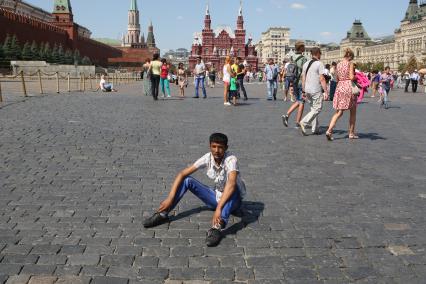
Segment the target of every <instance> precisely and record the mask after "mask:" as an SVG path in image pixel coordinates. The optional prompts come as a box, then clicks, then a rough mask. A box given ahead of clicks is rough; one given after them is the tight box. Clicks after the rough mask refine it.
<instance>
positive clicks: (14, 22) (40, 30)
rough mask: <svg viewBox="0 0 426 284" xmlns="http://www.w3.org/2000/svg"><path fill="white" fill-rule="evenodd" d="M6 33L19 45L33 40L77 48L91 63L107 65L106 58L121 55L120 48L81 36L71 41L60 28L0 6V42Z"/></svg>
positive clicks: (66, 47) (65, 47) (67, 47)
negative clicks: (14, 36)
mask: <svg viewBox="0 0 426 284" xmlns="http://www.w3.org/2000/svg"><path fill="white" fill-rule="evenodd" d="M7 34H9V35H16V36H17V38H18V40H19V42H20V44H21V45H23V44H24V43H25V42H26V41H28V42H30V43H31V42H32V41H33V40H35V41H36V42H37V43H38V44H40V43H42V42H49V43H50V44H51V46H53V45H54V44H55V43H57V44H62V46H63V47H64V49H78V50H79V51H80V54H81V56H82V57H84V56H88V57H89V58H90V59H91V60H92V62H93V63H96V64H97V65H102V66H107V65H108V58H113V57H121V56H122V51H121V50H119V49H116V48H113V47H111V46H109V45H106V44H103V43H100V42H97V41H94V40H92V39H86V38H81V37H77V39H76V40H74V41H73V40H71V39H70V38H69V35H68V33H67V31H65V30H64V29H62V28H59V27H57V26H55V25H52V24H50V23H46V22H42V21H39V20H36V19H32V18H29V17H26V16H23V15H19V14H16V13H14V12H11V11H8V10H4V9H1V8H0V43H3V42H4V39H5V38H6V35H7Z"/></svg>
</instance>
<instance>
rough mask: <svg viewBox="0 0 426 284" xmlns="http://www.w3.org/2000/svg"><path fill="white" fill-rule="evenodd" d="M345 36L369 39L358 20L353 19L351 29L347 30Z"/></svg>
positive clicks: (354, 38) (355, 38)
mask: <svg viewBox="0 0 426 284" xmlns="http://www.w3.org/2000/svg"><path fill="white" fill-rule="evenodd" d="M346 38H347V39H353V40H371V38H370V37H369V36H368V33H367V31H366V30H365V29H364V27H363V25H362V23H361V21H360V20H355V22H354V23H353V25H352V28H351V30H350V31H348V34H347V36H346Z"/></svg>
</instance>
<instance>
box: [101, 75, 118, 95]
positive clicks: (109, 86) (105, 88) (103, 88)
mask: <svg viewBox="0 0 426 284" xmlns="http://www.w3.org/2000/svg"><path fill="white" fill-rule="evenodd" d="M99 88H100V89H101V91H102V92H117V91H116V90H115V89H114V86H113V85H112V84H110V83H107V81H106V76H105V75H102V76H101V81H100V82H99Z"/></svg>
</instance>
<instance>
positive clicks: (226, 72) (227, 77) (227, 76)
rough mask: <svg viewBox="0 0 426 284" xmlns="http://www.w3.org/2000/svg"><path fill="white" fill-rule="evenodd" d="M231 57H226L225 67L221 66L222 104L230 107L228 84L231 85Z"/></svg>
mask: <svg viewBox="0 0 426 284" xmlns="http://www.w3.org/2000/svg"><path fill="white" fill-rule="evenodd" d="M231 72H232V71H231V57H230V56H226V58H225V65H224V66H223V104H224V105H225V106H230V105H231V103H230V102H229V100H228V94H229V84H230V83H231Z"/></svg>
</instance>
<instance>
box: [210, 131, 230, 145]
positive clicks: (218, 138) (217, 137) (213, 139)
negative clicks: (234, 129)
mask: <svg viewBox="0 0 426 284" xmlns="http://www.w3.org/2000/svg"><path fill="white" fill-rule="evenodd" d="M211 143H218V144H222V145H225V146H228V137H227V136H226V135H225V134H222V133H213V134H212V135H210V144H211Z"/></svg>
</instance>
